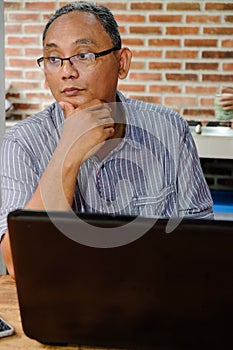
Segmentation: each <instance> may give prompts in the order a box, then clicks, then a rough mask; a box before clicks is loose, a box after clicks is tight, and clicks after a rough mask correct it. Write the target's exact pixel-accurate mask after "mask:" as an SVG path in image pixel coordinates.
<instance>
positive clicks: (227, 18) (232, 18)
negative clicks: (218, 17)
mask: <svg viewBox="0 0 233 350" xmlns="http://www.w3.org/2000/svg"><path fill="white" fill-rule="evenodd" d="M224 20H225V22H229V23H233V16H225V17H224Z"/></svg>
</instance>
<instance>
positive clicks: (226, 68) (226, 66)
mask: <svg viewBox="0 0 233 350" xmlns="http://www.w3.org/2000/svg"><path fill="white" fill-rule="evenodd" d="M222 68H223V70H224V71H231V72H233V63H223V65H222Z"/></svg>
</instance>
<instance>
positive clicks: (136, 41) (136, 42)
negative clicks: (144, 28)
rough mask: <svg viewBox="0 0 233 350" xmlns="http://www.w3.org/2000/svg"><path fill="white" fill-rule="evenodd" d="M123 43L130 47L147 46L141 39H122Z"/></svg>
mask: <svg viewBox="0 0 233 350" xmlns="http://www.w3.org/2000/svg"><path fill="white" fill-rule="evenodd" d="M122 43H123V44H124V45H129V46H131V45H132V46H135V45H136V46H137V45H141V46H143V45H145V43H144V40H143V39H139V38H122Z"/></svg>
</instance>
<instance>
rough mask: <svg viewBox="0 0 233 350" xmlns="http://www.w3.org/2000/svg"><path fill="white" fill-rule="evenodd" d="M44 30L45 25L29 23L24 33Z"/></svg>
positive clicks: (35, 32)
mask: <svg viewBox="0 0 233 350" xmlns="http://www.w3.org/2000/svg"><path fill="white" fill-rule="evenodd" d="M43 30H44V25H43V24H42V25H39V24H30V25H29V24H28V25H25V26H24V33H25V34H27V33H28V34H42V33H43Z"/></svg>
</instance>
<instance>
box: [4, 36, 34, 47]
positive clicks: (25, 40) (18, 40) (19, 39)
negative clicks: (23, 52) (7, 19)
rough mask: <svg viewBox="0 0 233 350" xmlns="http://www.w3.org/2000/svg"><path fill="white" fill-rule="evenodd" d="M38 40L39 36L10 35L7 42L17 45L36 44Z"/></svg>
mask: <svg viewBox="0 0 233 350" xmlns="http://www.w3.org/2000/svg"><path fill="white" fill-rule="evenodd" d="M38 42H39V41H38V37H37V36H28V37H26V36H24V37H23V36H9V37H8V38H7V43H8V44H9V45H15V46H25V45H35V44H38Z"/></svg>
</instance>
